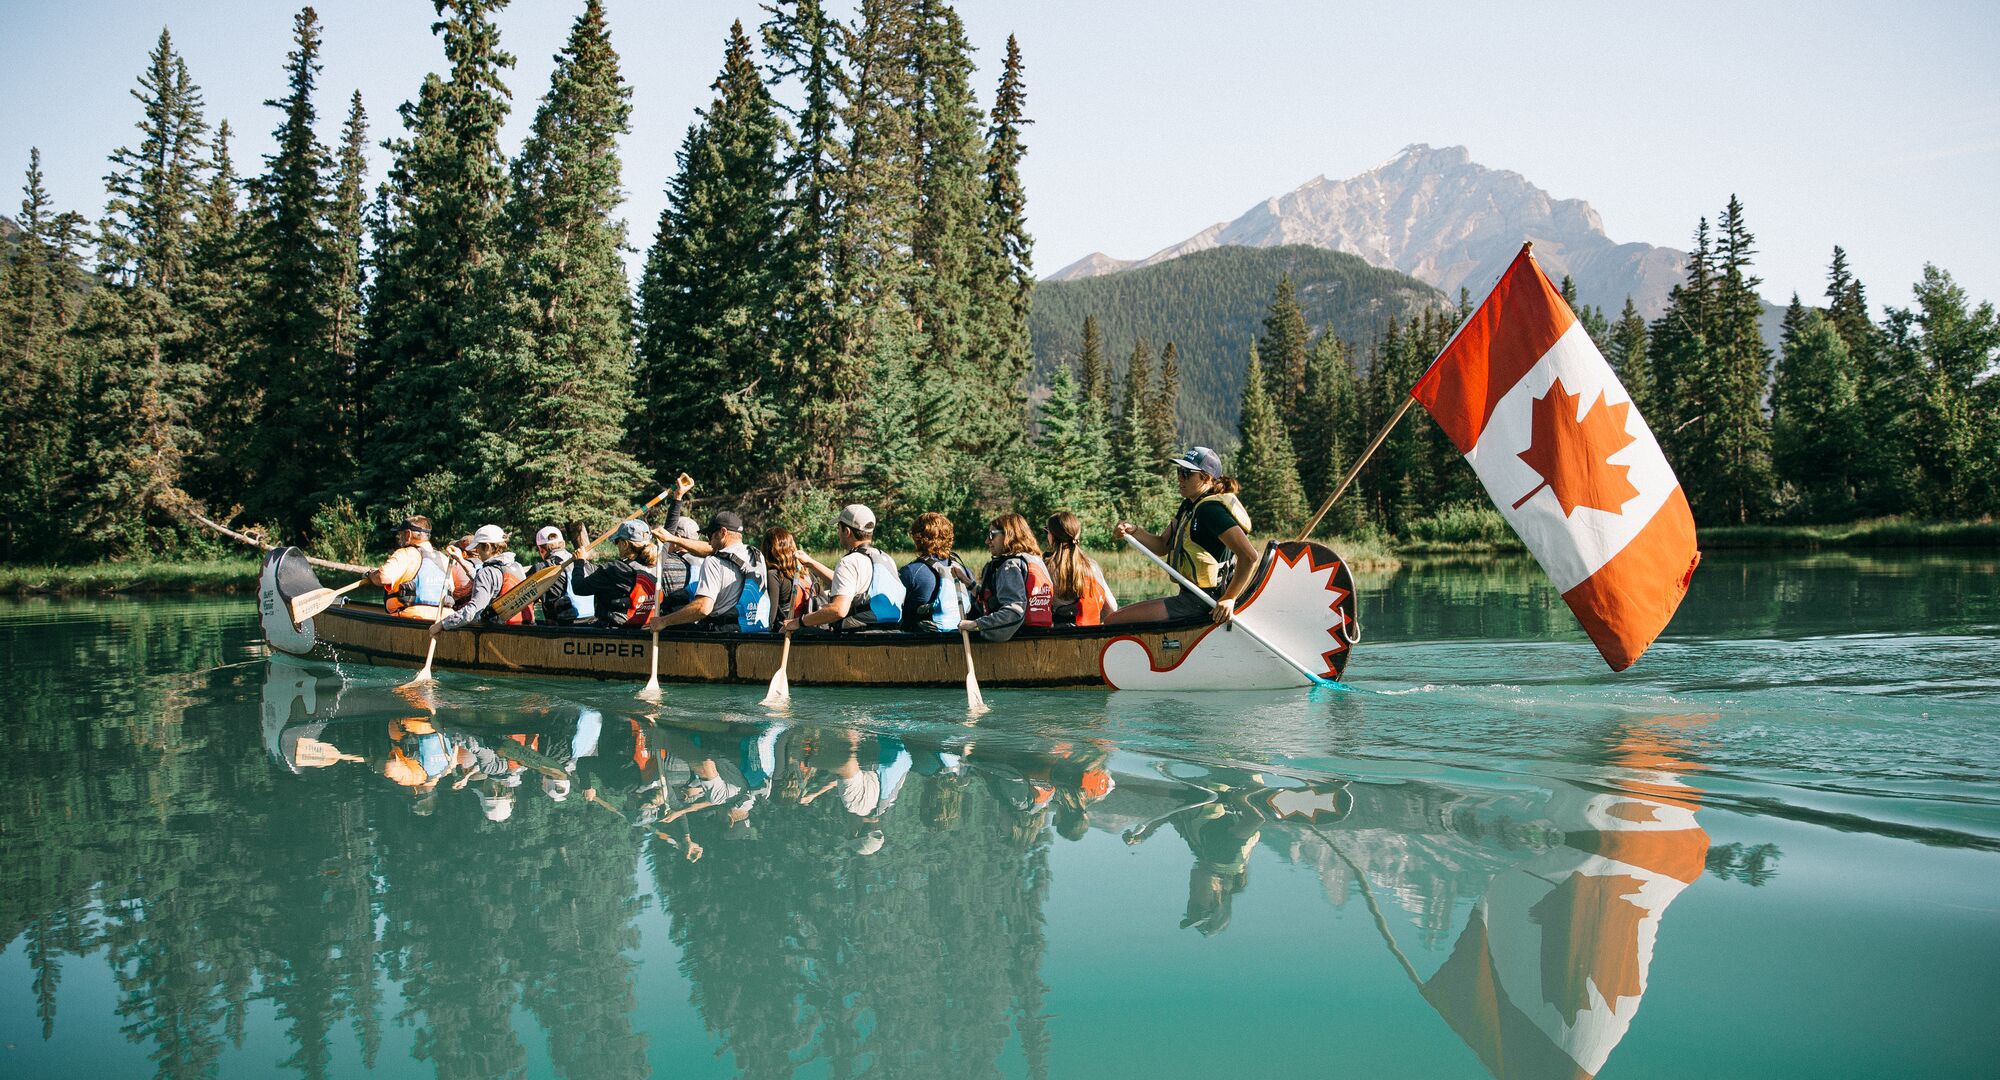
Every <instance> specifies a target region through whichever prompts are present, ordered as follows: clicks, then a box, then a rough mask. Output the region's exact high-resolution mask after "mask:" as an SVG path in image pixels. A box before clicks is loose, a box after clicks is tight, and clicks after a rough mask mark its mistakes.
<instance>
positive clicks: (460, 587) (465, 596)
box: [451, 559, 472, 607]
mask: <svg viewBox="0 0 2000 1080" xmlns="http://www.w3.org/2000/svg"><path fill="white" fill-rule="evenodd" d="M470 599H472V564H471V563H469V562H466V561H465V560H463V559H452V560H451V606H453V607H463V606H464V605H465V602H466V601H467V600H470Z"/></svg>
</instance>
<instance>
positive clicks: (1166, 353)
mask: <svg viewBox="0 0 2000 1080" xmlns="http://www.w3.org/2000/svg"><path fill="white" fill-rule="evenodd" d="M1180 407H1181V357H1180V350H1178V349H1176V348H1175V347H1174V343H1173V342H1171V341H1169V342H1167V346H1166V348H1164V349H1161V350H1160V379H1159V382H1158V384H1157V386H1156V389H1155V390H1154V391H1153V396H1152V398H1151V400H1149V401H1147V402H1146V422H1145V424H1144V425H1143V430H1144V431H1145V432H1146V434H1147V436H1149V437H1150V439H1151V446H1150V447H1149V448H1148V450H1147V453H1148V455H1149V462H1148V469H1149V470H1150V471H1151V474H1152V475H1153V476H1155V477H1160V476H1165V475H1166V472H1167V467H1166V465H1164V464H1162V463H1163V462H1166V461H1170V460H1172V459H1173V458H1174V457H1176V456H1178V455H1179V454H1180V452H1181V439H1180V430H1179V429H1180V420H1179V416H1180Z"/></svg>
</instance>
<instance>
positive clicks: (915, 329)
mask: <svg viewBox="0 0 2000 1080" xmlns="http://www.w3.org/2000/svg"><path fill="white" fill-rule="evenodd" d="M860 14H861V22H860V24H859V25H858V26H857V27H855V28H853V29H852V30H851V31H850V32H849V33H848V34H847V35H846V37H845V40H844V42H843V44H844V51H845V53H846V57H847V63H848V65H849V67H850V69H851V71H852V78H853V91H852V93H851V94H850V95H849V98H848V101H847V102H846V107H845V109H844V110H843V114H844V120H845V124H846V127H847V130H848V132H849V133H850V137H849V140H848V142H847V144H846V145H845V146H844V147H842V151H841V155H840V164H841V167H840V169H839V171H838V172H837V174H836V176H837V179H838V183H839V192H840V194H839V199H838V202H839V206H840V214H839V217H838V225H837V231H836V239H835V245H834V261H833V275H832V282H833V296H834V310H835V312H836V315H837V317H838V319H839V324H840V339H839V348H838V350H837V351H836V353H835V354H834V355H833V356H831V357H830V358H829V360H830V361H831V365H830V370H829V376H830V377H829V378H828V379H827V380H826V388H827V392H826V394H825V396H823V397H821V398H820V399H818V400H816V401H815V402H814V404H813V406H812V413H811V415H816V416H819V417H820V418H821V420H820V423H819V424H818V425H817V426H819V427H820V428H821V429H822V430H824V431H825V432H826V433H827V438H826V439H825V443H824V446H823V448H822V452H823V453H824V454H825V455H826V456H827V457H826V466H825V471H826V472H827V473H829V474H834V473H838V472H839V471H840V470H839V468H838V465H839V462H840V456H839V455H840V454H841V452H842V451H843V450H851V449H853V448H855V447H856V446H857V435H859V437H860V438H859V440H858V441H859V442H866V441H869V440H871V439H872V440H873V441H875V442H877V443H880V442H881V441H882V440H883V439H885V438H890V437H895V438H901V437H903V436H904V434H905V433H903V432H896V433H889V432H886V431H882V430H869V431H864V432H860V433H856V432H854V431H853V430H852V426H851V424H849V423H848V422H847V421H848V420H849V418H851V417H852V416H853V415H854V414H855V412H856V410H857V409H859V410H861V411H862V412H864V413H866V414H869V415H874V416H877V417H885V418H886V417H888V416H891V415H894V413H893V412H892V411H891V410H887V409H884V408H870V407H868V406H866V404H865V402H866V399H867V397H868V395H870V394H871V393H872V394H893V393H899V392H900V390H898V389H896V388H893V387H890V386H888V385H887V384H886V383H885V381H884V380H885V379H890V378H905V379H907V378H911V377H914V376H915V375H916V374H917V373H919V372H922V373H923V374H925V375H929V374H931V372H928V371H924V369H923V365H921V364H919V363H918V362H917V357H918V350H919V349H920V348H921V342H922V335H923V331H922V328H921V327H919V325H918V323H917V320H916V316H915V313H914V312H912V311H911V310H910V304H909V299H910V290H911V287H912V284H913V282H914V281H916V280H917V273H918V269H919V268H918V266H917V265H916V263H915V261H914V260H913V258H912V256H911V246H912V242H913V236H914V234H915V230H916V225H917V210H918V199H919V192H920V189H921V188H920V181H921V174H922V167H923V153H922V151H923V147H922V146H921V144H920V143H919V141H918V135H917V129H916V126H917V116H918V113H919V111H920V109H921V106H922V87H921V86H920V85H919V83H918V82H917V79H916V75H915V72H914V70H913V68H912V65H911V63H910V57H911V54H912V51H913V43H914V42H915V41H916V38H917V15H918V13H917V9H916V5H915V0H864V2H863V3H862V5H861V13H860ZM957 390H958V387H957V386H955V385H953V383H952V382H951V381H950V380H949V379H945V380H939V381H937V382H936V383H928V382H927V383H926V385H925V391H926V396H927V398H928V399H929V401H930V403H931V406H930V407H926V408H923V409H920V410H918V411H917V413H916V415H914V416H911V417H909V419H908V421H907V422H908V423H910V424H913V425H915V428H916V430H915V431H914V435H915V436H916V437H917V438H918V439H919V441H921V442H923V443H924V444H926V445H938V444H940V443H942V442H943V441H944V440H943V439H942V438H941V436H942V435H943V431H944V428H945V427H946V426H948V424H949V423H950V422H951V419H952V418H953V414H952V413H951V412H950V405H951V403H952V401H953V400H954V399H955V398H956V396H957ZM940 399H942V400H940ZM940 405H942V406H943V407H942V408H940V407H938V406H940Z"/></svg>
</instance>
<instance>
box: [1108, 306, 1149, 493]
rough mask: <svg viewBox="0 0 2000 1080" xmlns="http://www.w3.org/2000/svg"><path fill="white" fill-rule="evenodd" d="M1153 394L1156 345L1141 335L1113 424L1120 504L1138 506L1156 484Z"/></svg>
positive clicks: (1114, 474)
mask: <svg viewBox="0 0 2000 1080" xmlns="http://www.w3.org/2000/svg"><path fill="white" fill-rule="evenodd" d="M1152 395H1153V346H1152V344H1151V343H1150V342H1148V341H1147V340H1146V339H1145V338H1143V337H1142V338H1140V339H1139V340H1138V341H1137V342H1136V343H1134V344H1133V346H1132V358H1131V359H1130V360H1129V361H1127V362H1126V365H1125V393H1124V395H1123V399H1122V401H1121V402H1120V405H1119V409H1118V415H1117V418H1116V419H1115V420H1114V421H1113V423H1112V425H1111V446H1110V451H1111V477H1110V479H1111V484H1112V490H1113V492H1114V493H1115V496H1116V499H1117V501H1118V505H1120V506H1127V507H1129V506H1136V505H1138V503H1139V500H1140V498H1141V497H1142V496H1143V495H1144V494H1145V493H1146V492H1147V491H1148V490H1150V489H1151V488H1152V487H1153V486H1154V478H1155V477H1156V476H1157V475H1158V472H1157V470H1155V469H1154V468H1153V467H1152V463H1153V462H1155V461H1157V460H1159V459H1158V458H1157V457H1155V456H1154V453H1153V439H1152V436H1151V435H1150V434H1149V433H1148V432H1147V430H1146V403H1147V401H1148V400H1149V399H1150V398H1151V397H1152Z"/></svg>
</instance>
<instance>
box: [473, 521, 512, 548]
mask: <svg viewBox="0 0 2000 1080" xmlns="http://www.w3.org/2000/svg"><path fill="white" fill-rule="evenodd" d="M472 542H473V543H475V544H504V543H506V542H507V533H506V531H505V530H503V529H502V528H500V526H498V525H481V526H480V527H478V528H477V529H474V530H472Z"/></svg>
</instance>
